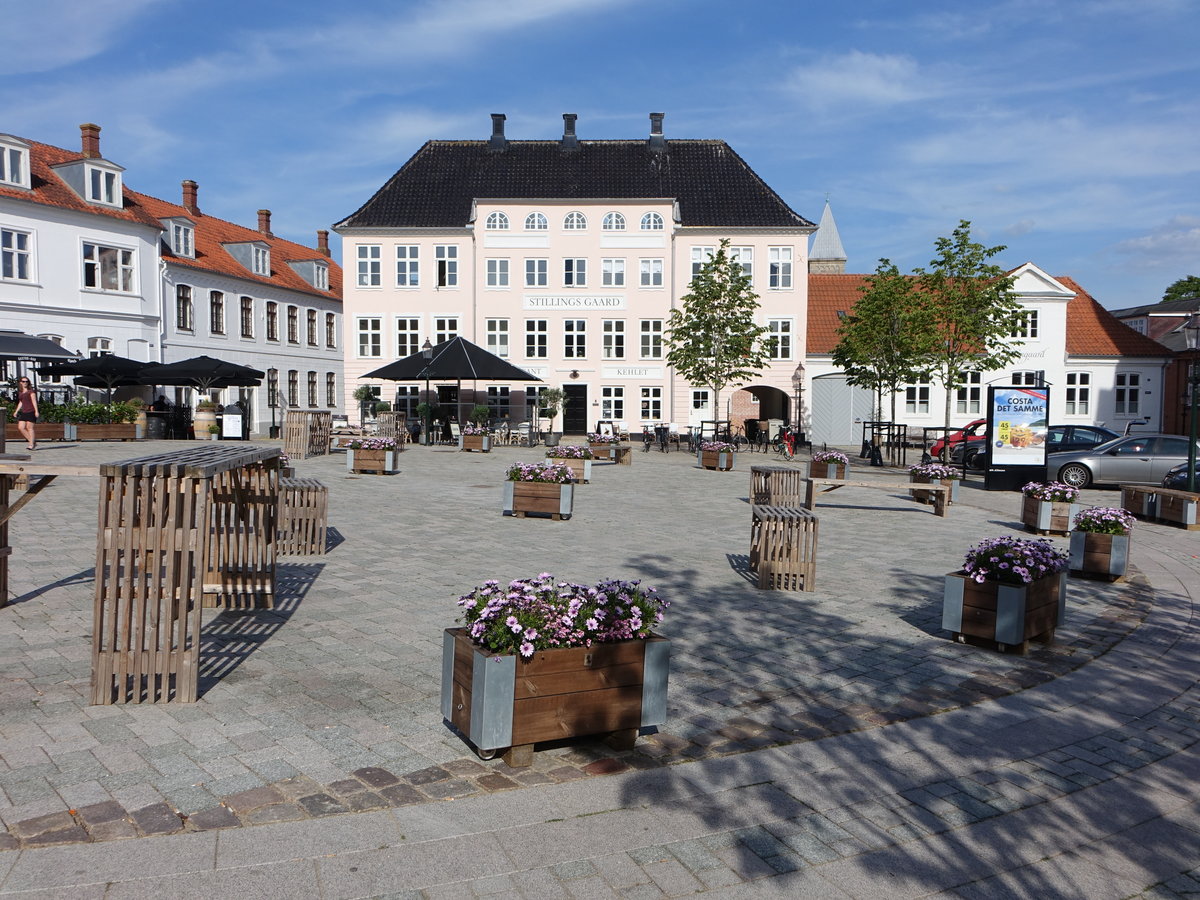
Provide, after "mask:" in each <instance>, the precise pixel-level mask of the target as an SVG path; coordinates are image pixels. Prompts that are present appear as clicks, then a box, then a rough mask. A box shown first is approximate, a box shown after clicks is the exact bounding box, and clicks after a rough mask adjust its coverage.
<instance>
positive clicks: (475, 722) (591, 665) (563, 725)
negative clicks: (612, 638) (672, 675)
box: [441, 628, 671, 766]
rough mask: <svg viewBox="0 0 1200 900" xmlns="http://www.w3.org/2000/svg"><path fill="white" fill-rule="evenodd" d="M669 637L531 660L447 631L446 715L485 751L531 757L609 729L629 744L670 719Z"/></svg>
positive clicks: (519, 761)
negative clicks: (547, 745) (549, 745)
mask: <svg viewBox="0 0 1200 900" xmlns="http://www.w3.org/2000/svg"><path fill="white" fill-rule="evenodd" d="M670 657H671V642H670V641H669V640H667V639H666V638H663V637H659V636H658V635H651V636H650V637H649V638H647V639H645V640H629V641H618V642H617V643H613V644H595V645H593V646H591V647H569V648H556V649H551V650H540V651H538V652H537V653H536V654H535V655H534V656H533V657H532V658H530V659H528V660H526V659H521V658H520V657H517V656H509V655H505V654H500V653H494V652H492V651H490V650H485V649H484V648H482V647H479V646H477V645H476V644H474V643H472V642H471V640H470V639H469V638H468V637H467V634H466V631H465V629H462V628H448V629H446V631H445V633H444V635H443V638H442V692H441V700H442V717H443V718H444V719H445V720H446V721H447V722H449V723H450V724H451V725H453V726H454V727H455V728H456V729H457V730H458V731H459V733H460V734H462V735H463V736H464V737H466V738H467V739H468V740H469V741H470V742H471V743H472V744H473V745H474V746H475V751H476V753H478V754H479V755H480V756H481V757H482V758H484V759H491V758H492V757H493V756H495V755H496V753H497V752H499V751H506V752H505V754H504V761H505V762H506V763H508V765H510V766H528V765H531V764H532V763H533V745H534V744H536V743H539V742H541V741H557V740H562V739H564V738H576V737H583V736H586V735H607V736H609V738H610V741H612V742H613V743H614V745H615V746H617V747H618V748H619V749H631V748H632V747H633V744H634V742H635V741H636V740H637V734H638V730H639V729H641V728H644V727H647V726H650V725H662V724H664V723H665V722H666V720H667V678H668V671H669V666H670Z"/></svg>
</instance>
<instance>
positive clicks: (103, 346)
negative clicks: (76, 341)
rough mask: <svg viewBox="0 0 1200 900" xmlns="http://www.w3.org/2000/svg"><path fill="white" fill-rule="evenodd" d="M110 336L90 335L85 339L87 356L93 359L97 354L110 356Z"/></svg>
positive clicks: (111, 343) (111, 349)
mask: <svg viewBox="0 0 1200 900" xmlns="http://www.w3.org/2000/svg"><path fill="white" fill-rule="evenodd" d="M112 345H113V342H112V338H108V337H90V338H88V339H87V350H88V358H89V359H95V358H96V357H97V356H111V355H112V352H113V348H112Z"/></svg>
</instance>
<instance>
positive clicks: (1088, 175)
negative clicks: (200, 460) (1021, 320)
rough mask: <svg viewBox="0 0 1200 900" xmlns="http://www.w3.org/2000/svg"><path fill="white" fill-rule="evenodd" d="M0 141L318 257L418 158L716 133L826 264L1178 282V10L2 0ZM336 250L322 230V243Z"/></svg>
mask: <svg viewBox="0 0 1200 900" xmlns="http://www.w3.org/2000/svg"><path fill="white" fill-rule="evenodd" d="M0 22H3V23H4V28H3V29H0V132H5V133H9V134H15V135H18V136H21V137H24V138H29V139H32V140H37V141H41V142H43V143H47V144H53V145H55V146H59V147H66V148H69V149H76V148H78V146H79V130H78V126H79V124H80V123H82V122H95V123H97V124H99V125H101V127H102V128H103V132H102V134H101V149H102V153H103V155H104V157H105V158H106V159H109V160H112V161H113V162H116V163H118V164H120V165H122V166H124V167H125V169H126V172H125V179H126V183H127V184H128V185H129V186H130V187H132V188H133V189H135V190H138V191H141V192H143V193H148V194H152V195H154V196H158V197H162V198H164V199H168V200H176V201H177V200H178V198H179V196H180V187H179V184H180V182H181V181H182V180H184V179H193V180H195V181H197V182H199V184H200V198H199V199H200V208H201V209H202V210H203V211H204V212H205V213H206V214H210V215H215V216H219V217H221V218H224V219H228V220H230V221H234V222H237V223H239V224H242V225H246V226H249V227H255V225H256V223H257V217H256V210H258V209H261V208H267V209H270V210H272V213H273V215H272V230H273V231H274V232H275V233H276V234H277V235H280V236H282V237H285V238H289V239H291V240H295V241H299V242H301V243H304V244H308V245H314V244H315V239H316V238H315V235H316V231H317V229H321V228H329V227H330V226H331V225H333V224H334V223H336V222H338V221H339V220H341V219H343V218H345V217H346V216H348V215H349V214H350V213H352V212H354V211H355V210H356V209H358V207H359V206H361V205H362V204H363V203H364V202H365V201H366V200H367V199H368V198H369V197H370V196H371V195H372V194H373V193H374V192H375V191H376V190H377V189H378V188H379V187H381V186H382V185H383V184H384V182H385V181H386V180H387V179H388V178H389V177H390V176H391V175H392V174H393V173H394V172H395V171H396V170H397V169H399V168H400V167H401V166H402V165H403V164H404V162H405V161H406V160H407V159H408V158H409V157H410V156H412V155H413V153H415V152H416V151H417V150H418V149H419V148H420V146H421V145H422V144H423V143H424V142H425V141H426V140H431V139H433V140H455V139H478V140H482V139H486V138H487V137H488V136H489V135H490V134H491V119H490V114H491V113H493V112H502V113H505V114H506V115H507V123H506V131H507V135H508V137H509V138H510V139H556V138H558V137H560V136H561V135H562V114H563V113H566V112H572V113H576V114H578V116H579V120H578V125H577V133H578V135H579V137H580V138H581V139H585V140H586V139H643V138H645V137H646V135H647V134H648V133H649V119H648V115H649V113H650V112H652V111H654V112H663V113H665V114H666V120H665V123H664V132H665V134H666V137H667V139H668V140H670V139H671V138H672V137H677V138H713V139H722V140H725V141H727V142H728V143H729V144H730V145H731V146H732V147H733V149H734V150H736V151H737V152H738V154H739V155H740V156H741V157H742V158H743V159H744V160H745V161H746V162H747V163H748V164H749V165H750V166H751V167H752V168H753V169H754V170H755V171H756V172H757V173H758V174H759V175H760V176H761V177H762V178H763V180H764V181H765V182H766V183H767V184H769V185H770V186H771V187H772V188H774V189H775V191H776V192H777V193H779V194H780V196H782V197H783V199H784V200H785V201H786V202H787V203H788V204H789V205H790V206H791V207H792V208H793V209H794V210H796V211H797V212H798V213H800V214H801V215H803V216H805V217H806V218H808V219H811V220H812V221H813V222H816V221H818V220H819V219H820V216H821V212H822V209H823V207H824V204H825V202H826V200H827V199H828V201H829V203H830V204H831V209H832V210H833V213H834V216H835V217H836V219H837V224H838V230H839V232H840V234H841V238H842V243H843V245H844V246H845V249H846V253H847V256H848V264H847V271H849V272H870V271H873V270H874V269H875V267H876V265H877V263H878V260H879V259H880V258H884V257H886V258H888V259H890V260H892V261H893V262H894V263H895V264H896V265H898V266H899V267H900V269H901V270H902V271H909V270H911V269H912V268H914V267H916V266H924V265H927V264H928V263H929V261H930V260H931V259H932V257H933V255H934V241H935V240H936V239H937V238H938V237H939V236H949V235H950V234H951V232H952V231H953V229H954V228H955V226H956V225H957V224H958V222H959V220H961V219H966V220H969V221H970V222H971V223H972V235H973V237H974V238H975V239H976V240H978V241H980V242H982V243H984V244H986V245H988V246H996V245H1005V246H1006V248H1007V249H1005V250H1003V251H1002V252H1001V253H999V254H998V255H997V256H996V257H995V261H996V262H998V263H999V264H1000V265H1002V266H1005V267H1006V268H1015V267H1016V266H1019V265H1021V264H1022V263H1025V262H1033V263H1035V264H1036V265H1038V266H1039V267H1041V268H1042V269H1044V270H1046V271H1047V272H1049V273H1050V274H1051V275H1068V276H1071V277H1073V278H1075V279H1076V280H1077V281H1078V282H1079V283H1080V284H1082V285H1083V286H1084V288H1085V289H1086V290H1088V291H1089V292H1090V293H1091V294H1092V295H1093V296H1094V297H1096V299H1097V300H1099V301H1100V303H1101V304H1103V305H1104V306H1106V307H1108V308H1110V309H1116V308H1122V307H1128V306H1136V305H1140V304H1144V303H1153V302H1156V301H1158V300H1159V299H1160V298H1161V296H1162V293H1163V291H1164V290H1165V288H1166V287H1167V286H1168V285H1169V284H1171V283H1172V282H1173V281H1175V280H1176V279H1178V278H1182V277H1184V276H1185V275H1189V274H1197V273H1200V114H1198V113H1200V61H1198V60H1200V56H1198V55H1197V54H1196V52H1195V45H1196V43H1197V39H1198V38H1200V3H1196V2H1194V0H1136V2H1129V0H996V2H988V0H979V2H973V3H963V2H962V0H928V2H923V0H855V2H852V3H828V2H815V0H743V2H741V3H729V2H728V0H355V2H353V3H339V2H331V0H321V2H313V0H248V2H247V0H241V2H228V0H204V2H201V3H197V2H194V0H39V2H37V3H29V2H28V0H0ZM331 238H332V240H333V243H334V250H335V254H340V243H339V242H338V241H337V238H336V235H333V236H331Z"/></svg>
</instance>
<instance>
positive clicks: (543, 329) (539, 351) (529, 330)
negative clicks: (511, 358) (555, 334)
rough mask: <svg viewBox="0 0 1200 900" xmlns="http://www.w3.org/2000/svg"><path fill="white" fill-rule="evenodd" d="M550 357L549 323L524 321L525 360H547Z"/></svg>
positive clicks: (535, 320) (533, 320)
mask: <svg viewBox="0 0 1200 900" xmlns="http://www.w3.org/2000/svg"><path fill="white" fill-rule="evenodd" d="M549 356H550V322H549V320H547V319H526V320H525V358H526V359H548V358H549Z"/></svg>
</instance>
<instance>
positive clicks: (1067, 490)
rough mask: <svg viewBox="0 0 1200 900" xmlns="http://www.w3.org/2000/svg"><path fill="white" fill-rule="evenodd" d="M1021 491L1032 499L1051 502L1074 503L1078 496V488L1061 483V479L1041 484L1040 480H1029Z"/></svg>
mask: <svg viewBox="0 0 1200 900" xmlns="http://www.w3.org/2000/svg"><path fill="white" fill-rule="evenodd" d="M1021 493H1022V494H1024V495H1025V496H1026V497H1032V498H1033V499H1034V500H1049V501H1050V502H1052V503H1074V502H1075V499H1076V498H1077V497H1078V496H1079V488H1077V487H1071V485H1069V484H1063V483H1062V482H1061V481H1051V482H1049V483H1048V484H1042V483H1041V482H1040V481H1031V482H1029V484H1027V485H1025V486H1024V487H1023V488H1021Z"/></svg>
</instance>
